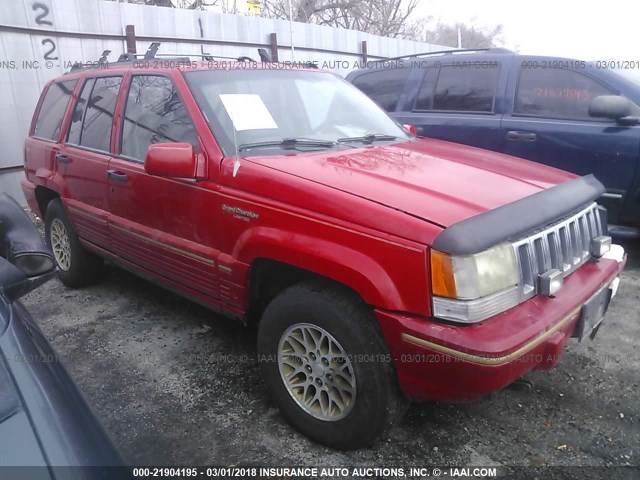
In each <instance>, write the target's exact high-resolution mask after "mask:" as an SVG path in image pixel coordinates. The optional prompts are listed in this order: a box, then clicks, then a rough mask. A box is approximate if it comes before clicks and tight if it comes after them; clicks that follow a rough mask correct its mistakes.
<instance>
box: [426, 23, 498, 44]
mask: <svg viewBox="0 0 640 480" xmlns="http://www.w3.org/2000/svg"><path fill="white" fill-rule="evenodd" d="M432 23H433V22H432V20H431V19H424V20H423V21H422V22H420V24H419V26H418V27H417V28H416V30H417V35H416V37H415V38H416V40H420V41H422V42H427V43H433V44H436V45H444V46H447V47H457V46H458V40H461V44H462V45H461V46H462V48H491V47H497V46H499V45H501V44H502V43H503V42H502V30H503V27H502V25H496V26H493V27H480V28H476V27H474V26H469V25H465V24H463V23H456V24H454V25H445V24H442V23H440V22H438V23H437V24H436V25H435V26H433V25H431V24H432Z"/></svg>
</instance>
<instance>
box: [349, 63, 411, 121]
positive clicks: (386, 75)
mask: <svg viewBox="0 0 640 480" xmlns="http://www.w3.org/2000/svg"><path fill="white" fill-rule="evenodd" d="M410 72H411V70H410V69H409V68H389V69H386V70H379V71H377V72H371V73H365V74H364V75H360V76H358V77H357V78H356V79H355V80H354V81H353V84H354V85H355V86H356V87H358V88H359V89H360V90H362V91H363V92H364V93H366V94H367V95H368V96H369V97H370V98H371V99H373V101H374V102H376V103H377V104H378V105H380V106H381V107H382V108H384V109H385V110H386V111H387V112H393V111H395V109H396V107H397V106H398V100H400V95H401V94H402V91H403V90H404V84H405V82H406V81H407V78H408V77H409V73H410Z"/></svg>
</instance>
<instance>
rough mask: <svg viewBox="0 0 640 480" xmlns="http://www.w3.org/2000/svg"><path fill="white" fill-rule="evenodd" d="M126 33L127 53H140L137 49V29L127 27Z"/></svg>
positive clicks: (131, 26)
mask: <svg viewBox="0 0 640 480" xmlns="http://www.w3.org/2000/svg"><path fill="white" fill-rule="evenodd" d="M124 31H125V35H126V36H127V53H138V52H137V49H136V27H135V26H134V25H127V26H126V27H125V30H124Z"/></svg>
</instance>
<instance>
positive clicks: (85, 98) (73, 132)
mask: <svg viewBox="0 0 640 480" xmlns="http://www.w3.org/2000/svg"><path fill="white" fill-rule="evenodd" d="M94 83H95V79H93V78H90V79H88V80H87V81H86V83H85V84H84V87H82V93H80V98H78V102H77V103H76V106H75V108H74V109H73V114H72V115H71V126H70V127H69V133H68V134H67V143H70V144H72V145H80V133H82V119H83V118H84V112H85V110H86V109H87V104H88V103H89V95H91V90H92V89H93V85H94Z"/></svg>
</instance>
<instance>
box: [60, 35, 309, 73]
mask: <svg viewBox="0 0 640 480" xmlns="http://www.w3.org/2000/svg"><path fill="white" fill-rule="evenodd" d="M159 49H160V42H152V43H151V44H150V45H149V48H148V49H147V51H146V52H145V53H143V54H135V53H128V52H127V53H122V54H121V55H120V56H119V57H118V60H116V61H115V62H112V63H109V61H108V58H109V54H110V53H111V50H104V51H103V52H102V55H101V56H100V58H99V59H98V62H97V64H98V66H99V67H103V68H104V67H108V66H115V65H122V64H123V63H132V62H135V61H137V60H138V59H139V58H141V59H142V60H153V59H167V60H169V59H170V60H176V61H180V62H189V61H191V58H190V57H199V58H202V59H203V60H206V61H214V60H215V59H217V58H221V59H224V60H233V61H236V62H255V60H254V59H253V58H251V57H248V56H246V55H243V56H240V57H228V56H224V55H211V54H210V53H206V52H202V53H195V54H191V53H189V54H182V56H178V55H176V54H164V53H160V54H159V53H158V50H159ZM258 54H259V55H260V61H261V62H262V63H275V62H273V60H272V59H271V55H270V54H269V52H268V51H267V50H266V49H265V48H259V49H258ZM302 64H303V65H304V66H306V67H307V68H318V66H317V65H315V64H314V63H313V62H303V63H302ZM94 65H95V64H93V65H91V66H89V67H87V66H86V65H85V64H82V63H80V62H76V63H75V64H73V66H72V67H71V69H70V70H69V71H68V72H67V73H71V72H76V71H78V70H85V69H86V68H91V67H93V66H94Z"/></svg>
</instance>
